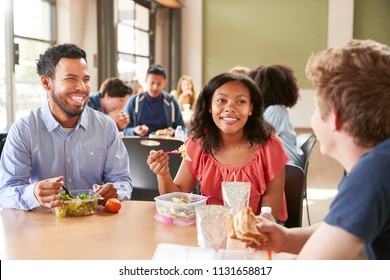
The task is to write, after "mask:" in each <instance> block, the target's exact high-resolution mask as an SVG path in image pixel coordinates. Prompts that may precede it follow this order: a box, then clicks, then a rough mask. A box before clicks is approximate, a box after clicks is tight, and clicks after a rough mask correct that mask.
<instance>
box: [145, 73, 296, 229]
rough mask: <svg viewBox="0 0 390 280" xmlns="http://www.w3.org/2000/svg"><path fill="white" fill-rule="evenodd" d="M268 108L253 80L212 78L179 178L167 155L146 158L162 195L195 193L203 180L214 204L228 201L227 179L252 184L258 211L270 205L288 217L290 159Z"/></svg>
mask: <svg viewBox="0 0 390 280" xmlns="http://www.w3.org/2000/svg"><path fill="white" fill-rule="evenodd" d="M263 110H264V109H263V100H262V97H261V94H260V91H259V88H258V87H257V86H256V84H254V82H253V81H252V80H251V79H250V78H248V77H246V76H243V75H235V74H231V73H223V74H220V75H218V76H216V77H214V78H212V79H211V80H210V81H209V82H208V84H207V85H206V86H205V87H204V88H203V90H202V92H201V94H200V95H199V97H198V100H197V103H196V108H195V113H194V115H193V118H192V120H191V130H190V133H189V135H190V136H189V138H188V139H187V140H186V141H185V146H186V151H187V154H188V156H189V158H185V159H184V160H183V162H182V164H181V166H180V169H179V171H178V172H177V175H176V177H175V179H174V180H173V179H172V177H171V175H170V173H169V165H168V159H169V158H168V155H165V154H163V153H162V151H152V152H151V156H150V157H149V158H148V160H147V163H148V164H149V167H150V169H151V170H152V171H153V172H154V173H156V174H157V180H158V185H159V191H160V193H161V194H164V193H170V192H177V191H179V192H191V191H192V190H193V188H194V185H195V182H196V181H199V183H200V191H201V193H202V194H203V195H206V196H211V197H210V198H209V199H208V203H209V204H223V199H222V187H221V183H222V182H223V181H234V179H236V180H237V181H241V182H251V193H250V201H249V206H250V207H251V208H252V210H253V211H254V213H256V214H259V211H260V208H261V207H262V206H271V207H272V214H273V215H274V217H275V218H276V219H277V220H279V221H282V222H284V221H286V220H287V208H286V202H285V197H284V167H285V165H286V163H287V162H288V160H289V158H288V157H287V155H286V153H285V151H284V149H283V146H282V144H281V141H280V140H279V139H278V138H277V136H276V135H275V133H274V131H273V128H272V126H271V125H270V124H269V123H268V122H267V121H265V120H264V118H263ZM189 159H191V160H189Z"/></svg>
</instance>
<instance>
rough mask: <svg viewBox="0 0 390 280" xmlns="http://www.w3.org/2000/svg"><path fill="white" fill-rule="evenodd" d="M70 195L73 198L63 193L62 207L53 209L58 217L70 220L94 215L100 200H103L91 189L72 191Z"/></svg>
mask: <svg viewBox="0 0 390 280" xmlns="http://www.w3.org/2000/svg"><path fill="white" fill-rule="evenodd" d="M69 193H70V195H71V196H72V198H70V197H69V196H68V195H66V194H65V192H62V193H61V198H60V200H61V201H62V205H61V206H58V207H56V208H53V212H54V214H56V216H57V217H61V218H63V217H66V218H69V217H80V216H87V215H93V214H95V206H96V204H97V202H98V200H99V199H103V197H102V196H100V195H99V194H97V193H95V192H94V191H93V190H90V189H84V190H70V191H69Z"/></svg>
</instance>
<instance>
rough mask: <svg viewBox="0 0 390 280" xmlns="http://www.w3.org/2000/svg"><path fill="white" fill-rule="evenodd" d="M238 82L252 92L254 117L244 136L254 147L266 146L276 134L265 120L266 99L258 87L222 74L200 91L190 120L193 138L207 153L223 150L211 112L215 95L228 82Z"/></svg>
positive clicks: (249, 120)
mask: <svg viewBox="0 0 390 280" xmlns="http://www.w3.org/2000/svg"><path fill="white" fill-rule="evenodd" d="M231 81H235V82H239V83H241V84H243V85H244V86H245V87H247V88H248V89H249V92H250V102H251V104H252V106H253V109H252V115H251V116H249V117H248V121H247V122H246V124H245V126H244V134H245V136H246V138H247V140H248V141H249V142H250V143H251V144H253V143H258V144H265V143H267V142H268V140H269V139H270V137H271V133H272V131H273V130H274V129H273V127H272V125H271V124H270V123H268V122H267V121H266V120H265V119H264V117H263V112H264V109H263V99H262V97H261V93H260V90H259V88H258V87H257V86H256V84H255V83H254V82H253V81H252V80H251V79H250V78H248V77H247V76H244V75H236V74H232V73H222V74H219V75H217V76H215V77H214V78H212V79H211V80H210V81H209V82H208V83H207V84H206V85H205V87H204V88H203V90H202V91H201V93H200V95H199V97H198V99H197V102H196V107H195V112H194V115H193V117H192V119H191V129H190V133H191V137H192V138H193V139H194V140H195V139H201V141H202V146H203V149H204V150H205V152H207V153H211V152H212V151H213V150H214V151H216V150H218V149H220V148H222V139H221V136H220V134H219V129H218V127H217V126H216V124H215V123H214V121H213V117H212V114H211V113H210V112H209V109H210V107H211V100H212V97H213V95H214V93H215V91H216V90H217V89H218V88H219V87H221V86H222V85H223V84H225V83H227V82H231Z"/></svg>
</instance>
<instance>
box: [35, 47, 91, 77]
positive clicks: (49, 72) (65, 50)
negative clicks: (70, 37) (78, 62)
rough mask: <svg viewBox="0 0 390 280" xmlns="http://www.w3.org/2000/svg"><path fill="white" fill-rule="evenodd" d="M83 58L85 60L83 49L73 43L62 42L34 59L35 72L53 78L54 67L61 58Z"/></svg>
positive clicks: (85, 55)
mask: <svg viewBox="0 0 390 280" xmlns="http://www.w3.org/2000/svg"><path fill="white" fill-rule="evenodd" d="M63 57H65V58H83V59H84V60H85V61H87V54H86V53H85V51H84V50H83V49H81V48H79V47H78V46H76V45H74V44H62V45H58V46H55V47H52V48H49V49H47V50H46V51H45V53H43V54H40V55H39V59H37V60H36V64H37V72H38V74H39V76H47V77H49V78H50V79H54V78H55V68H56V66H57V63H58V62H59V61H60V59H61V58H63Z"/></svg>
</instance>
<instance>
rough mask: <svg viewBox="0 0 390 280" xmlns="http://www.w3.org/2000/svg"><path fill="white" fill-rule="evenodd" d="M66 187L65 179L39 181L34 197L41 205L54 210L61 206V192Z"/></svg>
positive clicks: (56, 178) (60, 177)
mask: <svg viewBox="0 0 390 280" xmlns="http://www.w3.org/2000/svg"><path fill="white" fill-rule="evenodd" d="M63 185H64V177H63V176H59V177H54V178H48V179H45V180H42V181H39V182H38V183H37V184H36V185H35V186H34V195H35V197H36V198H37V199H38V201H39V203H40V204H41V205H43V206H45V207H48V208H54V207H57V206H59V205H60V204H61V201H60V200H59V198H60V192H61V189H62V186H63Z"/></svg>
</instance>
